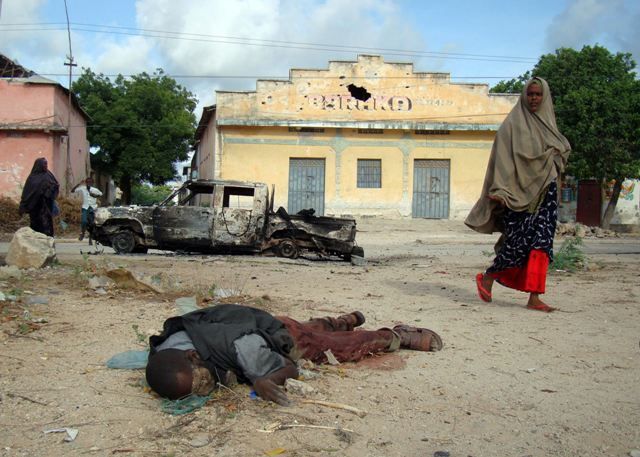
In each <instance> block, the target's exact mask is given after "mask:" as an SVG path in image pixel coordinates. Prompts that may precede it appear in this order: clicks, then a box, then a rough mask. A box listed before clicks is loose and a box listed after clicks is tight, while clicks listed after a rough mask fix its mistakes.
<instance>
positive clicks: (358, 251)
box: [342, 246, 364, 262]
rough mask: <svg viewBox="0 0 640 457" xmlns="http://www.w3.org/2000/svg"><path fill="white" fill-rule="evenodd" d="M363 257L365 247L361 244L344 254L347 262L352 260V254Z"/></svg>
mask: <svg viewBox="0 0 640 457" xmlns="http://www.w3.org/2000/svg"><path fill="white" fill-rule="evenodd" d="M354 255H355V256H357V257H363V258H364V249H363V248H362V247H361V246H354V247H353V248H351V252H350V253H348V254H344V255H343V256H342V258H343V259H344V260H346V261H347V262H351V256H354Z"/></svg>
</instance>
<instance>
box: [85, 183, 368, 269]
mask: <svg viewBox="0 0 640 457" xmlns="http://www.w3.org/2000/svg"><path fill="white" fill-rule="evenodd" d="M273 197H274V191H273V188H272V190H271V192H269V188H268V186H267V185H266V184H263V183H253V182H244V181H222V180H194V181H187V182H185V183H184V184H183V185H182V186H181V187H180V188H179V189H177V190H176V191H175V192H173V193H172V194H171V195H170V196H169V197H167V198H166V199H165V200H164V201H163V202H161V203H160V204H158V205H153V206H113V207H104V208H98V209H97V210H96V212H95V221H94V224H93V225H92V226H91V228H90V230H91V234H92V238H93V239H94V240H96V241H98V242H100V243H101V244H103V245H105V246H111V247H113V249H114V250H115V251H116V253H118V254H128V253H136V252H137V253H145V252H147V250H148V249H150V248H153V249H161V250H168V251H183V252H203V253H243V252H245V253H265V254H275V255H278V256H281V257H288V258H291V259H295V258H296V257H298V255H300V253H302V252H305V251H311V252H315V253H317V254H319V255H321V256H327V257H328V256H332V255H333V256H338V257H341V258H342V259H344V260H351V257H352V256H359V257H364V250H363V249H362V248H361V247H359V246H357V245H356V241H355V238H356V222H355V220H354V219H348V218H336V217H327V216H320V217H318V216H314V215H313V210H312V209H310V210H303V211H301V212H300V213H298V214H296V215H290V214H288V213H287V212H286V211H285V210H284V208H279V209H278V210H277V211H275V212H274V211H273Z"/></svg>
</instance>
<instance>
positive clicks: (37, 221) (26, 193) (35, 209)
mask: <svg viewBox="0 0 640 457" xmlns="http://www.w3.org/2000/svg"><path fill="white" fill-rule="evenodd" d="M59 187H60V186H59V184H58V180H57V179H56V177H55V176H53V173H51V172H50V171H49V168H48V164H47V159H45V158H44V157H41V158H39V159H36V161H35V162H34V163H33V168H32V169H31V174H29V177H28V178H27V182H25V184H24V189H22V198H21V199H20V208H19V212H20V214H24V213H29V219H30V220H31V223H30V227H31V229H32V230H35V231H36V232H40V233H44V234H45V235H48V236H53V210H54V204H55V199H56V197H57V196H58V190H59Z"/></svg>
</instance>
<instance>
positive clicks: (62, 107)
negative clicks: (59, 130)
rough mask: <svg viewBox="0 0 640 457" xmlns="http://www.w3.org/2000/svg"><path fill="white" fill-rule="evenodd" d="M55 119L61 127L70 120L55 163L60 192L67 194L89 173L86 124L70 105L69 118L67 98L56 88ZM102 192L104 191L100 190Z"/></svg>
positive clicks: (78, 112)
mask: <svg viewBox="0 0 640 457" xmlns="http://www.w3.org/2000/svg"><path fill="white" fill-rule="evenodd" d="M54 106H55V113H56V118H58V119H60V120H61V122H62V125H64V126H65V127H66V126H67V122H68V120H70V123H69V124H70V128H69V134H68V139H67V138H66V137H65V138H64V141H62V142H61V144H60V159H61V160H59V161H57V164H56V165H57V167H58V169H57V172H58V173H59V174H57V175H56V176H58V180H59V181H60V184H61V185H62V188H61V189H60V192H61V193H62V192H68V191H70V190H71V189H72V188H73V186H75V185H76V184H78V183H79V182H81V181H82V180H84V179H85V178H86V177H87V176H89V173H90V172H91V163H90V160H89V142H88V141H87V122H86V119H85V117H84V116H83V115H82V114H81V113H80V111H78V110H77V109H76V108H75V106H73V105H72V109H71V117H70V118H69V97H68V96H67V94H66V93H65V92H64V91H63V90H62V89H61V88H60V87H56V90H55V99H54ZM67 140H68V141H69V157H68V159H67V156H66V153H67V144H66V141H67ZM102 191H103V192H104V191H105V189H102Z"/></svg>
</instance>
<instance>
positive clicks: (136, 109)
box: [72, 69, 196, 203]
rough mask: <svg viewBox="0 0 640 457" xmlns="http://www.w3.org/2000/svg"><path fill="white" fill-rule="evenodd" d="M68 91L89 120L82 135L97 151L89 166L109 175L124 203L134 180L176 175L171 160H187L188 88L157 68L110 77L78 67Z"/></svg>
mask: <svg viewBox="0 0 640 457" xmlns="http://www.w3.org/2000/svg"><path fill="white" fill-rule="evenodd" d="M72 91H73V92H74V93H75V94H76V95H77V96H78V99H79V100H80V103H81V105H82V106H83V108H84V109H85V110H86V111H87V113H88V114H89V116H90V118H91V122H90V123H89V125H88V133H87V136H88V140H89V143H90V144H91V146H92V147H95V148H96V149H97V152H96V153H95V154H93V155H92V157H91V164H92V166H93V167H94V168H95V169H97V170H100V171H104V172H107V173H109V174H111V175H112V176H113V178H114V180H115V181H116V182H117V183H118V186H119V187H120V189H122V194H123V195H122V199H123V202H124V203H130V202H131V189H132V185H134V184H136V183H140V182H142V181H146V182H149V183H151V184H154V185H161V184H164V183H165V182H167V181H169V180H172V179H174V178H176V177H177V170H176V162H177V161H184V160H186V159H187V157H188V153H189V150H190V149H191V146H192V144H191V142H192V140H193V136H194V132H195V127H196V119H195V115H194V113H193V111H194V110H195V107H196V99H195V98H194V96H193V94H191V92H189V91H188V90H186V89H185V88H183V87H182V86H180V85H179V84H177V83H176V81H175V80H174V79H172V78H170V77H168V76H166V75H165V74H164V72H163V71H162V70H161V69H158V70H157V71H156V72H155V73H154V74H153V75H149V74H147V73H141V74H139V75H136V76H133V77H131V78H125V77H123V76H122V75H119V76H118V77H116V78H115V80H113V81H111V80H110V79H109V78H108V77H105V76H104V75H102V74H99V75H96V74H95V73H93V72H92V71H91V70H90V69H83V73H82V75H81V76H80V78H78V80H77V81H75V82H74V83H73V85H72Z"/></svg>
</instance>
